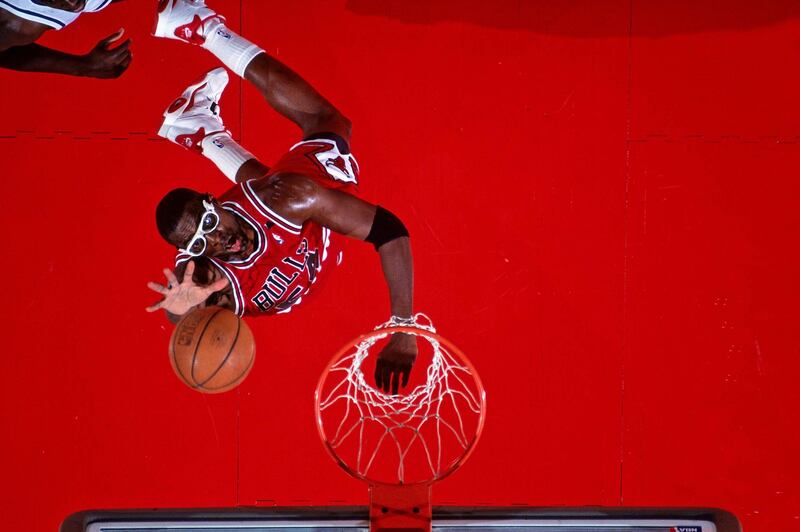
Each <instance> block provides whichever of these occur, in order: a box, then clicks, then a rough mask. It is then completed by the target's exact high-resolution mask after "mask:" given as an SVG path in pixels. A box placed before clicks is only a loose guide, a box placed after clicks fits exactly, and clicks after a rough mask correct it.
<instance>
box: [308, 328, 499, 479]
mask: <svg viewBox="0 0 800 532" xmlns="http://www.w3.org/2000/svg"><path fill="white" fill-rule="evenodd" d="M396 333H406V334H413V335H415V336H423V337H428V338H431V339H433V340H435V341H437V342H439V343H440V344H442V345H444V346H445V347H446V348H447V349H449V350H450V351H451V353H454V354H455V355H457V356H458V358H459V360H460V361H461V362H463V363H464V365H465V366H466V367H467V369H468V370H469V372H470V375H472V377H473V378H474V380H475V384H476V386H477V389H478V392H479V396H480V416H479V419H478V425H477V428H476V429H475V437H474V438H473V439H472V441H471V442H470V443H469V445H468V446H467V448H466V449H465V450H464V452H463V453H462V455H461V457H460V458H459V459H458V460H456V462H455V463H453V465H452V466H451V467H450V468H448V469H447V471H445V472H444V473H443V474H441V475H439V476H437V477H436V478H432V479H429V480H421V481H417V482H406V483H399V482H383V481H379V480H373V479H371V478H369V477H368V476H366V475H362V474H360V473H358V472H357V471H354V470H353V469H351V468H350V466H348V465H347V464H346V463H345V462H344V461H343V460H342V459H341V458H339V456H338V455H337V454H336V451H334V449H333V448H332V447H331V444H330V442H329V441H328V438H327V437H326V435H325V428H324V426H323V421H322V415H321V412H320V401H321V400H322V399H321V393H320V390H321V389H322V386H323V384H324V383H325V380H326V378H327V377H328V375H329V374H330V370H331V367H333V365H334V363H336V361H338V360H340V358H341V357H342V356H343V355H345V354H346V352H347V351H349V350H350V349H352V348H353V347H354V346H356V345H358V344H360V343H361V342H363V341H364V340H366V339H367V338H374V337H375V336H384V335H386V336H389V335H392V334H396ZM314 418H315V420H316V425H317V433H318V434H319V438H320V440H322V443H323V445H324V447H325V450H326V451H327V452H328V454H329V455H330V456H331V458H333V460H334V461H335V462H336V463H337V464H339V466H340V467H341V468H342V469H344V470H345V471H346V472H347V473H348V474H349V475H350V476H352V477H354V478H356V479H358V480H362V481H364V482H367V483H368V484H369V485H371V486H398V485H402V486H419V485H431V484H433V483H434V482H438V481H440V480H443V479H445V478H447V477H449V476H450V475H451V474H452V473H453V472H454V471H456V470H457V469H458V468H459V467H461V465H462V464H463V463H464V462H466V461H467V459H468V458H469V457H470V455H471V454H472V452H473V451H474V450H475V446H476V445H477V443H478V440H480V437H481V434H482V433H483V426H484V423H485V421H486V390H485V389H484V387H483V381H481V378H480V375H479V374H478V371H477V370H476V369H475V366H474V365H473V364H472V362H471V361H470V360H469V358H467V356H466V355H465V354H464V352H463V351H461V349H459V348H458V347H456V345H455V344H453V342H451V341H450V340H448V339H447V338H444V337H442V336H440V335H439V334H437V333H435V332H431V331H429V330H427V329H424V328H422V327H411V326H393V327H384V328H380V329H375V330H373V331H370V332H368V333H364V334H361V335H359V336H357V337H356V338H354V339H353V340H352V341H350V342H348V343H346V344H344V345H343V346H342V348H341V349H339V350H338V351H337V352H336V354H335V355H333V356H332V357H331V358H330V359H329V360H328V363H327V364H326V366H325V369H324V370H323V371H322V373H321V374H320V377H319V379H318V380H317V387H316V389H315V390H314Z"/></svg>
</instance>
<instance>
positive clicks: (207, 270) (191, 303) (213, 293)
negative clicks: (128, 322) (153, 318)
mask: <svg viewBox="0 0 800 532" xmlns="http://www.w3.org/2000/svg"><path fill="white" fill-rule="evenodd" d="M196 264H199V266H196ZM164 276H165V277H166V278H167V284H166V285H161V284H158V283H153V282H149V283H147V286H148V288H150V289H151V290H153V291H155V292H158V293H159V294H161V295H163V296H164V299H162V300H161V301H159V302H158V303H155V304H153V305H151V306H149V307H147V309H146V310H147V311H148V312H155V311H157V310H159V309H163V310H164V312H166V314H167V318H168V319H169V321H171V322H172V323H177V322H178V321H179V320H180V319H181V318H182V317H183V316H184V315H185V314H186V313H188V312H190V311H192V310H194V309H195V308H197V307H201V306H207V305H216V306H219V307H222V308H227V309H229V310H233V292H232V290H233V289H232V288H231V286H230V284H229V282H228V279H227V278H226V277H225V276H224V275H223V274H222V272H220V271H219V270H218V269H217V268H216V267H215V266H213V265H212V264H210V263H209V262H207V261H199V260H197V259H195V260H188V261H186V262H182V263H180V264H178V265H177V266H176V267H175V271H174V272H173V271H171V270H169V269H168V268H165V269H164Z"/></svg>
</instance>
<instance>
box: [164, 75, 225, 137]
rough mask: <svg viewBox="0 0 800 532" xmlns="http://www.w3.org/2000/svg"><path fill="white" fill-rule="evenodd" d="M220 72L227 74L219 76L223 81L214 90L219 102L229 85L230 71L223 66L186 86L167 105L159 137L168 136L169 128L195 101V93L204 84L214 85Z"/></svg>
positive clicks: (215, 100)
mask: <svg viewBox="0 0 800 532" xmlns="http://www.w3.org/2000/svg"><path fill="white" fill-rule="evenodd" d="M218 73H221V74H225V75H224V77H223V76H219V77H221V78H222V81H221V82H220V83H221V86H220V87H219V88H217V89H215V90H214V92H215V93H216V94H217V97H216V98H215V99H214V102H215V103H217V102H219V99H220V98H222V93H223V92H224V91H225V87H227V85H228V81H229V78H228V71H227V70H225V69H224V68H223V67H217V68H215V69H214V70H210V71H208V72H207V73H206V75H205V76H203V77H202V78H201V79H200V80H198V81H197V82H195V83H192V84H191V85H189V86H188V87H186V88H185V89H184V90H183V92H182V93H181V95H180V96H179V97H178V98H176V99H175V100H173V102H172V103H171V104H170V105H169V107H167V109H166V110H165V111H164V114H163V116H164V121H163V122H162V124H161V127H160V128H159V129H158V136H159V137H163V138H167V132H168V131H169V128H171V127H172V126H174V125H175V122H176V120H177V119H178V118H180V116H181V115H183V112H184V111H186V109H187V108H188V107H189V106H190V104H192V103H194V95H195V94H196V93H197V92H198V91H199V90H200V89H203V88H204V85H212V86H213V85H214V82H215V80H214V78H215V77H216V76H217V75H218ZM180 100H184V102H183V103H182V104H180V106H179V107H177V108H176V109H175V110H173V111H170V109H172V107H174V106H175V104H176V103H177V102H178V101H180ZM223 127H224V126H223Z"/></svg>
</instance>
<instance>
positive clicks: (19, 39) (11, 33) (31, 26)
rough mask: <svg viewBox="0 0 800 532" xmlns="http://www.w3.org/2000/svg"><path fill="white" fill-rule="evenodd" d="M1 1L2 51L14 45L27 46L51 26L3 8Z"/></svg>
mask: <svg viewBox="0 0 800 532" xmlns="http://www.w3.org/2000/svg"><path fill="white" fill-rule="evenodd" d="M3 5H4V4H3V3H2V2H0V51H3V50H7V49H8V48H11V47H13V46H25V45H26V44H31V43H32V42H35V41H36V40H37V39H38V38H39V37H41V36H42V34H43V33H44V32H45V31H47V30H49V29H50V28H51V26H48V25H45V24H42V23H41V22H36V21H33V20H28V19H25V18H22V17H21V16H18V15H15V14H14V13H13V12H12V11H9V10H6V9H2V7H3Z"/></svg>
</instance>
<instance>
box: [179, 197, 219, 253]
mask: <svg viewBox="0 0 800 532" xmlns="http://www.w3.org/2000/svg"><path fill="white" fill-rule="evenodd" d="M203 207H205V209H206V212H204V213H203V215H202V216H201V217H200V224H198V226H197V231H195V232H194V236H193V237H192V239H191V240H189V243H188V244H187V245H186V247H185V248H181V250H180V251H181V252H182V253H187V254H189V255H191V256H192V257H199V256H200V255H202V254H203V253H205V251H206V248H207V247H208V241H207V240H206V235H207V234H209V233H211V232H213V231H214V229H216V228H217V226H219V214H217V211H216V209H214V204H213V203H211V202H210V201H206V200H203Z"/></svg>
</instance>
